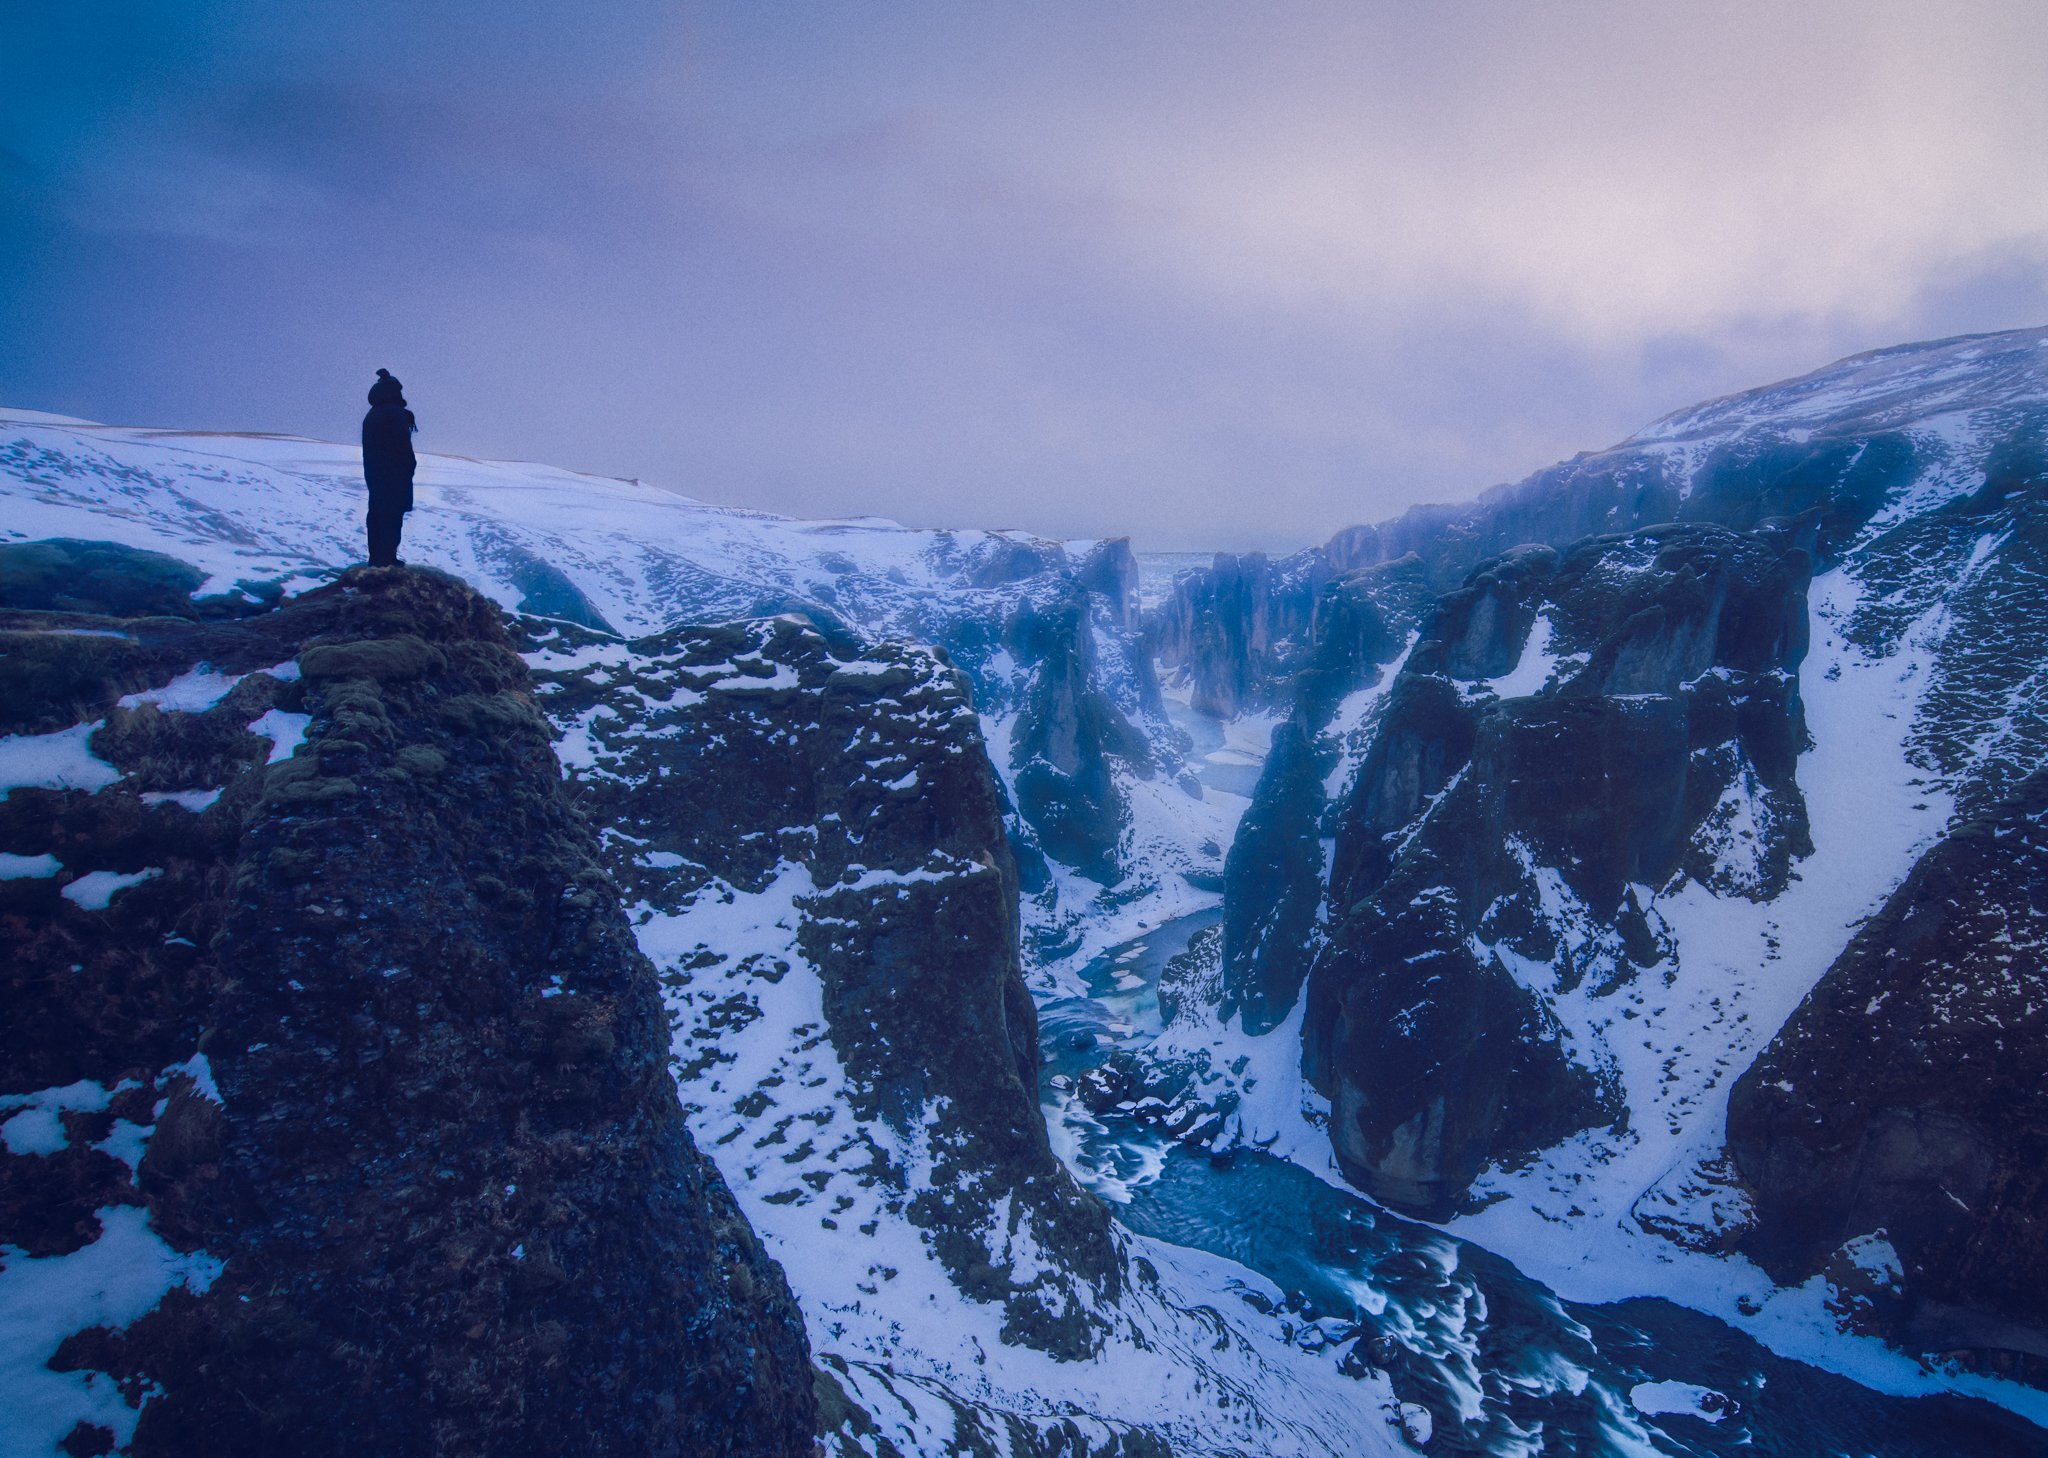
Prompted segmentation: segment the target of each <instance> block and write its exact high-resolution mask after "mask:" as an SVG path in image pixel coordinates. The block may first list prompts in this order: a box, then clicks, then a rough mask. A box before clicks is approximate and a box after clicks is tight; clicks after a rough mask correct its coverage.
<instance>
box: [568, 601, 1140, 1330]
mask: <svg viewBox="0 0 2048 1458" xmlns="http://www.w3.org/2000/svg"><path fill="white" fill-rule="evenodd" d="M1073 606H1074V610H1075V611H1076V612H1083V611H1085V604H1083V603H1080V602H1076V603H1075V604H1074V605H1073ZM1080 621H1081V623H1082V624H1083V625H1084V626H1085V621H1086V620H1085V618H1082V619H1081V620H1080ZM1055 626H1056V627H1057V626H1058V625H1055ZM1065 628H1066V630H1067V631H1069V632H1073V631H1074V625H1073V624H1072V623H1071V622H1070V623H1068V624H1066V625H1065ZM1074 641H1078V642H1081V643H1083V644H1085V642H1086V641H1087V640H1086V638H1085V636H1079V635H1076V637H1075V639H1074ZM532 647H533V648H534V650H535V651H534V657H535V661H536V663H537V664H539V665H540V667H539V669H538V673H539V677H540V679H541V683H542V688H543V690H544V692H543V695H542V701H543V702H544V703H545V704H546V705H547V707H548V710H549V712H550V714H551V716H552V717H553V719H554V721H555V723H556V724H557V726H558V727H559V728H560V729H561V730H562V732H563V733H564V735H565V755H566V757H567V758H568V760H569V761H570V762H571V763H572V764H574V765H575V766H576V767H577V768H576V783H577V794H578V795H579V797H580V798H581V800H582V802H583V804H584V805H585V807H586V808H587V810H588V811H589V813H590V814H591V816H592V817H593V818H594V819H596V820H597V821H598V822H599V823H600V824H603V825H605V826H607V827H609V829H610V830H611V831H612V832H613V839H612V846H613V850H612V860H613V864H614V867H615V870H616V874H617V875H618V876H619V878H620V879H621V880H622V881H623V882H624V883H625V884H627V885H628V886H629V887H631V888H632V890H633V893H634V894H635V895H636V896H639V897H640V898H642V899H643V900H644V902H645V903H646V905H647V906H648V907H649V908H650V909H659V910H662V911H664V912H668V913H670V914H673V915H675V916H676V917H677V918H678V921H677V929H676V932H675V933H674V935H675V936H676V937H679V938H682V939H683V943H684V945H686V946H687V945H688V938H689V937H690V936H691V935H692V933H691V930H690V927H691V920H690V917H691V914H692V912H693V910H694V909H696V908H699V907H701V906H704V905H707V904H708V905H715V904H717V901H718V899H719V897H720V896H721V894H722V892H723V888H727V887H730V888H732V889H733V890H734V891H749V892H760V891H762V890H763V889H764V888H766V887H767V886H768V885H769V884H770V883H771V881H773V880H774V879H775V878H776V877H777V876H779V875H783V874H786V873H787V872H788V871H789V869H790V868H792V867H800V868H801V871H800V872H799V874H801V876H802V877H803V883H802V884H803V886H804V890H803V891H802V893H801V895H800V897H799V899H798V900H797V902H796V904H795V909H794V914H793V916H792V919H791V921H790V922H789V923H788V925H789V926H790V927H791V929H792V930H793V933H794V935H793V947H792V954H793V955H797V956H800V957H801V959H802V961H803V962H804V963H805V964H807V966H808V969H809V970H810V971H811V972H812V973H814V974H815V976H816V978H817V981H818V985H819V992H820V997H821V1004H822V1009H823V1013H824V1028H823V1030H822V1032H823V1036H824V1037H825V1038H826V1039H828V1040H829V1042H830V1044H831V1047H832V1049H833V1051H834V1054H835V1055H836V1064H837V1066H838V1067H839V1068H842V1069H843V1070H844V1074H845V1077H846V1080H847V1095H846V1099H847V1102H846V1112H849V1113H851V1114H852V1115H853V1116H854V1118H853V1119H851V1120H842V1117H841V1116H840V1114H839V1112H838V1110H837V1109H836V1108H835V1109H834V1110H833V1112H832V1113H830V1114H828V1113H826V1112H823V1111H820V1112H818V1113H817V1114H816V1115H815V1118H817V1119H821V1120H828V1121H830V1122H833V1123H840V1122H844V1123H847V1124H852V1125H853V1126H854V1131H857V1132H847V1133H845V1134H843V1135H835V1136H834V1138H835V1141H837V1140H839V1139H842V1138H843V1139H845V1140H848V1141H850V1142H849V1143H847V1144H845V1145H844V1146H843V1149H844V1150H852V1149H855V1148H858V1149H861V1150H863V1151H864V1153H863V1154H860V1155H854V1154H852V1153H845V1152H843V1153H842V1154H841V1155H840V1157H838V1158H836V1159H830V1160H828V1159H825V1158H823V1157H822V1155H819V1156H818V1157H817V1162H816V1165H815V1167H812V1166H809V1165H806V1164H805V1163H804V1161H805V1160H806V1159H807V1158H810V1157H811V1156H808V1155H807V1154H806V1153H805V1150H807V1149H809V1148H811V1146H810V1145H808V1144H804V1143H797V1147H796V1148H793V1149H790V1150H788V1151H787V1162H786V1163H784V1162H783V1161H780V1160H778V1161H777V1162H778V1163H784V1167H785V1168H788V1167H790V1166H791V1165H794V1167H795V1169H796V1170H797V1171H798V1173H799V1176H800V1178H799V1180H798V1182H797V1183H796V1184H794V1185H793V1186H791V1187H789V1188H788V1189H787V1190H786V1191H784V1190H773V1191H771V1194H772V1196H773V1198H774V1199H775V1201H776V1202H777V1203H787V1204H789V1205H790V1206H791V1207H792V1208H793V1209H796V1210H804V1211H809V1210H810V1209H812V1208H813V1207H815V1208H816V1209H817V1211H818V1212H819V1214H820V1215H821V1216H822V1218H823V1221H824V1228H825V1229H827V1230H832V1231H836V1230H837V1229H838V1223H837V1219H836V1218H835V1217H836V1216H837V1215H839V1214H844V1213H845V1211H846V1210H847V1209H849V1208H852V1207H853V1206H854V1205H855V1204H856V1203H858V1202H868V1201H872V1200H873V1199H875V1198H877V1197H879V1198H880V1200H881V1201H882V1203H883V1205H884V1206H885V1207H886V1212H887V1213H889V1214H891V1215H896V1216H901V1217H902V1218H904V1219H905V1220H907V1221H908V1222H909V1224H911V1225H912V1226H913V1227H915V1228H916V1229H917V1230H919V1231H920V1232H922V1236H923V1238H924V1240H925V1241H927V1242H928V1244H929V1246H930V1248H931V1250H932V1251H933V1253H934V1254H935V1255H936V1256H937V1257H938V1259H939V1260H940V1261H941V1262H942V1264H943V1266H944V1268H945V1270H946V1271H947V1273H948V1276H949V1277H950V1279H951V1280H952V1282H953V1283H954V1285H955V1286H956V1287H957V1288H958V1289H959V1290H961V1291H962V1292H964V1293H965V1294H966V1295H968V1296H969V1297H971V1298H973V1299H975V1300H979V1301H986V1302H995V1303H1000V1304H1001V1306H1002V1309H1003V1312H1004V1336H1005V1339H1006V1340H1010V1341H1014V1342H1017V1343H1020V1344H1023V1345H1028V1346H1034V1347H1037V1348H1039V1349H1041V1350H1044V1351H1048V1352H1051V1353H1053V1354H1054V1355H1056V1356H1060V1357H1063V1358H1078V1357H1083V1356H1086V1355H1089V1354H1091V1353H1092V1352H1093V1351H1095V1350H1096V1348H1097V1346H1098V1345H1099V1342H1100V1340H1101V1331H1102V1328H1101V1325H1100V1323H1099V1321H1098V1320H1097V1318H1096V1317H1095V1316H1094V1315H1093V1314H1092V1313H1093V1311H1094V1310H1095V1309H1096V1308H1097V1307H1098V1306H1100V1305H1101V1304H1103V1303H1108V1302H1113V1301H1114V1299H1115V1296H1116V1294H1117V1292H1118V1290H1119V1289H1120V1285H1121V1282H1122V1279H1123V1277H1122V1264H1121V1258H1120V1256H1119V1253H1118V1251H1117V1249H1116V1246H1115V1244H1114V1241H1113V1238H1112V1235H1111V1227H1110V1221H1109V1216H1108V1213H1107V1211H1106V1210H1105V1209H1104V1207H1103V1206H1102V1205H1100V1204H1099V1203H1098V1202H1097V1201H1095V1200H1094V1199H1093V1198H1092V1197H1090V1196H1087V1195H1085V1194H1084V1193H1082V1191H1081V1190H1080V1189H1079V1188H1078V1187H1077V1186H1076V1185H1075V1184H1074V1183H1073V1181H1072V1179H1071V1177H1070V1176H1069V1175H1068V1174H1067V1173H1066V1171H1065V1169H1064V1168H1063V1167H1062V1166H1061V1165H1060V1163H1059V1161H1058V1159H1057V1158H1056V1157H1055V1156H1054V1154H1053V1152H1052V1149H1051V1146H1050V1144H1049V1142H1048V1138H1047V1134H1046V1130H1045V1122H1044V1119H1043V1117H1042V1116H1041V1114H1040V1112H1039V1108H1038V1101H1037V1082H1038V1074H1037V1069H1038V1048H1037V1026H1038V1024H1037V1015H1036V1012H1035V1010H1034V1008H1033V1005H1032V1002H1031V999H1030V996H1029V994H1028V993H1027V991H1026V989H1025V986H1024V981H1023V973H1022V966H1021V961H1020V949H1019V921H1018V899H1017V898H1018V874H1017V866H1016V861H1015V859H1014V857H1013V855H1012V852H1011V848H1010V843H1009V838H1008V835H1007V833H1006V829H1005V825H1004V802H1003V792H1002V786H1001V782H1000V781H999V780H998V779H997V777H996V775H995V773H994V770H993V767H992V765H991V763H990V761H989V758H988V755H987V753H986V750H985V748H984V745H983V742H982V738H981V730H980V724H979V720H978V719H977V717H976V715H975V713H974V710H973V706H972V700H971V697H970V694H969V690H968V685H967V683H966V681H965V679H964V677H963V676H962V675H961V674H960V673H959V672H958V671H956V670H955V669H953V668H952V667H951V666H950V665H949V664H948V663H947V662H946V661H945V659H944V658H943V657H941V656H939V655H938V654H936V653H934V652H933V651H931V650H927V649H912V648H901V647H894V646H888V645H878V646H873V647H870V648H868V649H867V650H866V651H865V652H864V653H862V654H860V655H859V656H854V657H849V658H845V659H841V658H837V657H835V656H833V654H832V653H831V652H829V651H828V649H827V645H826V644H825V643H824V641H823V640H822V639H821V638H819V637H818V636H817V635H816V634H815V633H813V632H811V631H810V630H809V629H808V628H806V627H804V626H803V625H801V624H798V623H795V622H793V621H790V620H788V619H781V620H774V621H770V622H765V623H736V624H728V625H721V626H715V627H704V628H685V629H677V630H675V631H673V632H671V633H668V634H663V635H660V636H658V637H656V638H651V639H644V640H639V641H636V642H634V643H632V644H625V645H620V644H604V643H601V642H598V641H596V640H589V639H586V638H584V637H582V636H580V635H577V634H575V633H573V632H571V631H570V630H567V629H562V628H549V629H546V630H545V631H544V632H543V634H542V636H540V637H538V638H537V639H536V640H535V641H534V643H533V644H532ZM1052 659H1053V660H1054V661H1056V660H1057V655H1056V654H1054V655H1052ZM1073 667H1074V672H1073V674H1072V675H1071V676H1070V677H1069V678H1068V679H1067V680H1066V682H1068V683H1069V684H1070V685H1072V686H1075V692H1074V695H1073V697H1071V698H1070V699H1068V700H1067V701H1066V703H1065V705H1064V707H1065V708H1066V710H1067V712H1066V714H1065V716H1064V717H1061V716H1056V715H1050V714H1049V715H1048V716H1047V718H1046V720H1036V721H1035V720H1032V719H1030V718H1029V717H1028V710H1027V717H1026V719H1025V720H1023V721H1021V722H1023V723H1026V724H1032V725H1034V726H1035V727H1034V729H1033V737H1031V738H1030V739H1029V740H1027V741H1026V742H1028V743H1029V744H1031V745H1033V746H1034V750H1035V752H1036V753H1037V754H1039V755H1042V756H1046V757H1048V758H1049V757H1050V756H1052V755H1055V754H1059V753H1062V752H1067V753H1071V752H1072V747H1073V744H1074V742H1075V738H1076V736H1077V735H1079V734H1081V733H1083V732H1084V730H1083V729H1082V728H1081V727H1080V722H1079V721H1080V718H1082V717H1085V713H1086V705H1087V703H1088V699H1087V696H1086V686H1087V684H1088V682H1089V675H1088V674H1087V672H1086V664H1085V663H1076V664H1074V665H1073ZM1076 704H1078V705H1080V706H1081V708H1080V709H1078V710H1077V709H1076V708H1075V707H1074V706H1075V705H1076ZM586 734H587V735H588V736H589V737H588V739H587V740H586V739H583V737H582V736H584V735H586ZM1062 736H1065V738H1064V740H1063V739H1062ZM1020 737H1022V735H1021V731H1020ZM1063 743H1064V745H1065V746H1066V748H1065V750H1062V748H1061V746H1062V744H1063ZM1023 782H1025V781H1024V779H1023V777H1022V776H1020V783H1023ZM732 956H733V953H732V952H731V951H730V949H728V948H726V947H724V946H722V945H718V944H715V943H710V942H707V943H706V944H704V945H702V946H701V947H698V948H696V949H695V950H694V951H693V952H692V953H691V954H689V955H685V956H679V957H678V958H677V963H676V965H677V966H678V968H688V967H690V966H691V965H692V964H693V963H698V962H701V964H703V965H710V964H712V963H715V962H719V961H721V960H724V959H729V958H731V957H732ZM749 960H751V961H753V962H756V963H759V964H760V971H759V973H758V974H757V975H758V976H759V977H761V978H764V979H767V980H768V981H769V982H771V983H772V982H774V981H778V980H779V979H781V978H782V977H784V976H786V975H790V969H789V964H788V963H787V962H784V963H782V964H781V965H780V967H779V968H778V967H775V966H773V965H771V964H767V963H765V961H763V959H761V958H758V957H757V958H753V959H749ZM682 976H683V974H682V972H681V971H678V972H677V974H676V977H677V979H678V981H677V987H678V992H679V994H680V993H681V992H682V991H683V990H684V989H685V983H684V982H683V980H682ZM750 982H751V978H750V976H749V974H748V972H747V971H745V970H743V969H735V971H734V974H733V981H732V984H731V985H733V986H736V987H741V988H748V987H749V985H750ZM721 998H722V1000H721V1001H719V1002H718V1003H717V1004H716V1008H717V1009H718V1011H717V1016H718V1017H719V1018H720V1019H723V1020H727V1021H730V1020H732V1019H751V1018H753V1017H757V1016H760V1013H759V1012H758V1007H759V1003H760V997H759V995H758V994H757V993H752V992H751V991H740V992H737V993H734V994H732V995H729V996H727V995H723V994H721ZM674 1007H675V1010H676V1012H677V1015H678V1016H679V1017H682V1016H686V1015H694V1016H701V1015H703V1014H699V1013H696V1012H695V1010H694V1005H693V1004H691V1003H690V1002H689V1001H688V1000H687V999H684V1000H682V1001H678V1002H677V1003H675V1004H674ZM746 1008H753V1009H756V1010H755V1011H752V1012H747V1011H743V1009H746ZM693 1071H702V1072H704V1073H706V1074H707V1075H708V1074H709V1070H708V1069H704V1070H692V1069H690V1068H688V1067H686V1069H685V1077H686V1078H687V1077H689V1076H691V1073H692V1072H693ZM783 1083H784V1078H783V1076H782V1075H780V1074H772V1075H770V1076H769V1077H768V1079H766V1080H765V1081H764V1082H763V1083H762V1084H761V1086H759V1087H757V1088H755V1087H749V1088H737V1089H733V1088H725V1087H724V1086H723V1085H722V1084H721V1088H722V1089H723V1092H722V1094H721V1097H722V1098H724V1099H726V1100H727V1101H728V1105H729V1107H732V1108H736V1109H739V1110H740V1111H741V1112H740V1113H739V1114H737V1115H736V1116H735V1118H736V1119H737V1120H738V1121H739V1122H738V1123H735V1125H734V1127H735V1128H739V1127H740V1125H741V1124H744V1125H745V1127H746V1128H748V1129H752V1128H755V1127H757V1124H760V1123H766V1124H768V1125H770V1126H771V1127H769V1128H768V1129H767V1130H766V1132H765V1133H764V1134H760V1135H757V1136H756V1141H757V1147H768V1146H780V1145H782V1144H783V1143H785V1142H792V1143H796V1142H797V1141H794V1140H793V1139H792V1138H791V1136H790V1135H789V1134H788V1133H787V1132H786V1126H787V1124H788V1118H795V1117H797V1116H796V1115H794V1114H792V1115H790V1116H788V1118H785V1119H784V1120H783V1121H782V1122H781V1123H780V1124H778V1123H776V1121H775V1118H774V1112H775V1110H776V1109H777V1108H778V1107H779V1105H780V1102H781V1100H782V1098H783V1097H785V1096H786V1095H784V1094H782V1093H779V1092H778V1090H779V1089H781V1088H782V1085H783ZM704 1096H706V1097H708V1096H709V1095H708V1094H707V1095H704ZM749 1121H752V1122H749ZM856 1121H857V1122H856ZM906 1149H909V1150H915V1151H918V1152H917V1153H916V1154H915V1155H914V1156H910V1155H906V1154H905V1152H904V1151H905V1150H906ZM913 1166H915V1167H913ZM764 1178H765V1176H764ZM856 1192H857V1193H856ZM992 1211H1004V1212H1007V1214H1006V1215H1005V1217H1004V1220H1003V1221H998V1222H996V1223H995V1224H991V1212H992ZM1005 1221H1006V1222H1007V1223H1004V1222H1005ZM862 1240H863V1236H862V1235H860V1234H856V1233H855V1232H854V1231H852V1230H848V1231H847V1232H846V1234H845V1236H844V1237H842V1241H843V1244H842V1246H841V1247H840V1250H841V1254H840V1255H839V1256H838V1257H836V1258H839V1259H845V1260H850V1259H853V1258H854V1255H855V1252H857V1251H858V1250H860V1249H862V1248H863V1247H862V1244H861V1242H862ZM1027 1248H1028V1249H1032V1250H1036V1251H1038V1252H1041V1253H1042V1256H1040V1257H1034V1258H1032V1259H1030V1260H1028V1261H1027V1260H1026V1259H1024V1258H1023V1257H1022V1255H1021V1252H1022V1251H1023V1250H1024V1249H1027Z"/></svg>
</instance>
